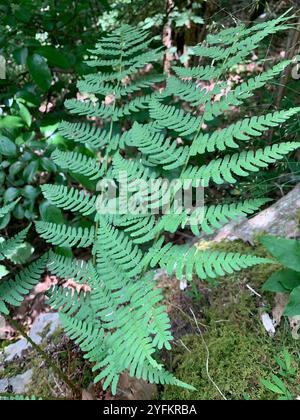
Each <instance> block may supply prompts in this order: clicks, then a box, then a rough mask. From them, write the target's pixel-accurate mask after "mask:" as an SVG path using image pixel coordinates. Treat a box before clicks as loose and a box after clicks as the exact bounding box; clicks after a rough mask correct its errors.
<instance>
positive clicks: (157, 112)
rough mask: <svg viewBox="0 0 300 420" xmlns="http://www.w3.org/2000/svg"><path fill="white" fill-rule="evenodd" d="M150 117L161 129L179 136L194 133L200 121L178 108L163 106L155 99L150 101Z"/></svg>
mask: <svg viewBox="0 0 300 420" xmlns="http://www.w3.org/2000/svg"><path fill="white" fill-rule="evenodd" d="M149 107H150V117H151V118H153V119H154V120H155V121H156V122H157V123H158V125H159V126H160V127H161V128H168V129H170V130H174V131H176V132H177V133H178V134H180V135H181V136H189V135H191V134H193V133H196V132H197V131H198V130H199V128H200V126H201V122H202V120H201V119H200V118H198V117H194V116H192V115H190V114H187V113H185V112H184V111H182V110H181V109H179V108H176V107H175V106H171V105H163V104H162V103H160V102H159V101H158V100H157V99H154V98H153V100H152V101H150V103H149Z"/></svg>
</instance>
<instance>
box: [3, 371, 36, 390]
mask: <svg viewBox="0 0 300 420" xmlns="http://www.w3.org/2000/svg"><path fill="white" fill-rule="evenodd" d="M32 375H33V370H32V369H30V370H27V371H26V372H24V373H22V374H21V375H17V376H15V377H13V378H8V379H3V380H0V392H3V393H5V392H12V393H14V394H24V393H26V390H27V388H28V386H29V385H30V383H31V380H32Z"/></svg>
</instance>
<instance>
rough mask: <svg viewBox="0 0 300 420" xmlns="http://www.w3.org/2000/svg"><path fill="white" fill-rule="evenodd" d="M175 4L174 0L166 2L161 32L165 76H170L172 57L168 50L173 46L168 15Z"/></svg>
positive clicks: (170, 22) (170, 21)
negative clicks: (164, 22) (164, 50)
mask: <svg viewBox="0 0 300 420" xmlns="http://www.w3.org/2000/svg"><path fill="white" fill-rule="evenodd" d="M174 7H175V4H174V0H166V24H165V26H164V30H163V44H164V46H165V47H166V48H167V51H166V54H165V57H164V72H165V73H166V74H167V75H170V70H171V66H172V61H173V58H174V55H173V54H172V53H171V52H170V51H169V50H170V48H172V46H173V38H172V20H171V17H170V14H171V12H172V10H173V9H174Z"/></svg>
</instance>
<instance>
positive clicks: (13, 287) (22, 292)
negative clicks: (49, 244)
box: [0, 255, 48, 314]
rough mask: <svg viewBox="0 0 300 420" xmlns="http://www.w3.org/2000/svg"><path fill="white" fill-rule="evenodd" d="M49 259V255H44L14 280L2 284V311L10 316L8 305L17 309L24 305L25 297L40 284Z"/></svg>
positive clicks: (0, 305) (0, 293) (0, 294)
mask: <svg viewBox="0 0 300 420" xmlns="http://www.w3.org/2000/svg"><path fill="white" fill-rule="evenodd" d="M47 258H48V256H47V255H43V256H42V257H41V258H40V259H39V260H37V261H36V262H34V263H32V264H30V265H29V266H28V267H27V268H25V269H23V270H22V271H21V272H20V273H18V274H17V275H16V277H15V278H14V279H11V280H7V281H4V282H2V283H1V284H0V302H1V304H0V311H2V312H3V313H5V314H8V312H9V311H8V310H7V307H6V304H9V305H12V306H16V307H18V306H20V305H21V304H22V302H23V300H24V296H27V295H28V294H29V293H30V291H31V290H32V288H33V287H34V286H36V285H37V284H38V283H39V281H40V279H41V275H42V274H43V272H44V271H45V268H46V262H47Z"/></svg>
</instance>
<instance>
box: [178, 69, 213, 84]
mask: <svg viewBox="0 0 300 420" xmlns="http://www.w3.org/2000/svg"><path fill="white" fill-rule="evenodd" d="M172 69H173V70H174V71H175V73H176V75H177V76H178V77H180V78H181V79H191V78H192V79H199V80H203V81H209V80H215V79H218V77H220V76H221V71H220V70H219V69H216V68H215V67H213V66H198V67H191V68H187V67H179V66H173V67H172Z"/></svg>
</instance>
